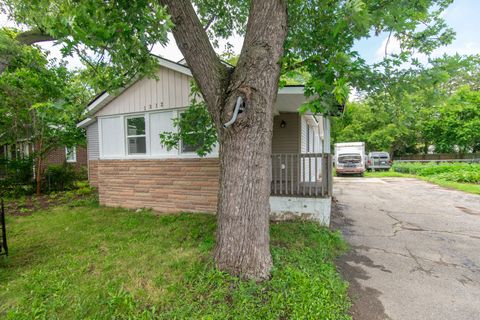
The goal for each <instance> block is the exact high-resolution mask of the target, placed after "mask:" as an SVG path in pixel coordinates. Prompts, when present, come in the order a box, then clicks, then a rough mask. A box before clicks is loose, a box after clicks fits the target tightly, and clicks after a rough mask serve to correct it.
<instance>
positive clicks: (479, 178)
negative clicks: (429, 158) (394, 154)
mask: <svg viewBox="0 0 480 320" xmlns="http://www.w3.org/2000/svg"><path fill="white" fill-rule="evenodd" d="M392 169H393V170H394V171H395V172H400V173H408V174H414V175H418V176H422V177H433V178H437V179H441V180H445V181H452V182H462V183H477V184H480V164H478V163H477V164H475V163H460V162H456V163H449V162H442V163H436V162H428V163H420V162H408V163H407V162H396V163H395V164H394V165H393V167H392Z"/></svg>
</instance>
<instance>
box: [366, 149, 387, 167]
mask: <svg viewBox="0 0 480 320" xmlns="http://www.w3.org/2000/svg"><path fill="white" fill-rule="evenodd" d="M391 166H392V160H391V159H390V154H389V153H388V152H384V151H373V152H370V153H369V154H368V156H367V170H368V171H382V170H384V171H388V170H390V168H391Z"/></svg>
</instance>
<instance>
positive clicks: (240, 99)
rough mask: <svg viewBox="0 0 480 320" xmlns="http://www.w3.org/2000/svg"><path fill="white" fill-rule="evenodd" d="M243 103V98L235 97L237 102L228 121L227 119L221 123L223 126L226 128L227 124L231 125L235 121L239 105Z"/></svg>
mask: <svg viewBox="0 0 480 320" xmlns="http://www.w3.org/2000/svg"><path fill="white" fill-rule="evenodd" d="M242 104H243V98H242V97H241V96H240V97H238V98H237V104H236V105H235V110H233V115H232V118H231V119H230V121H228V122H227V123H225V124H224V125H223V127H224V128H225V129H226V128H228V127H229V126H231V125H232V124H234V123H235V121H237V117H238V112H239V110H240V106H241V105H242Z"/></svg>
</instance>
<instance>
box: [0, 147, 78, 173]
mask: <svg viewBox="0 0 480 320" xmlns="http://www.w3.org/2000/svg"><path fill="white" fill-rule="evenodd" d="M33 152H34V147H33V144H32V143H31V142H29V141H26V140H25V141H19V142H17V143H16V144H10V145H9V144H4V145H1V146H0V159H5V160H15V159H19V158H21V159H23V158H27V157H29V156H31V155H32V154H33ZM65 163H67V164H69V165H71V166H74V167H75V168H76V169H77V170H80V169H82V168H87V149H86V148H85V147H83V146H74V147H67V146H61V147H58V148H54V149H53V150H51V151H50V152H49V153H48V154H47V156H46V158H45V161H44V164H43V166H44V167H45V168H47V167H48V166H49V165H61V164H65Z"/></svg>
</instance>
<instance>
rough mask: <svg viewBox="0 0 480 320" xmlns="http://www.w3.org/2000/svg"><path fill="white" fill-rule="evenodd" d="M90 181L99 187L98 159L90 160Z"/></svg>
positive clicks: (92, 184)
mask: <svg viewBox="0 0 480 320" xmlns="http://www.w3.org/2000/svg"><path fill="white" fill-rule="evenodd" d="M88 181H89V182H90V185H91V186H93V187H98V160H88Z"/></svg>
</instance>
